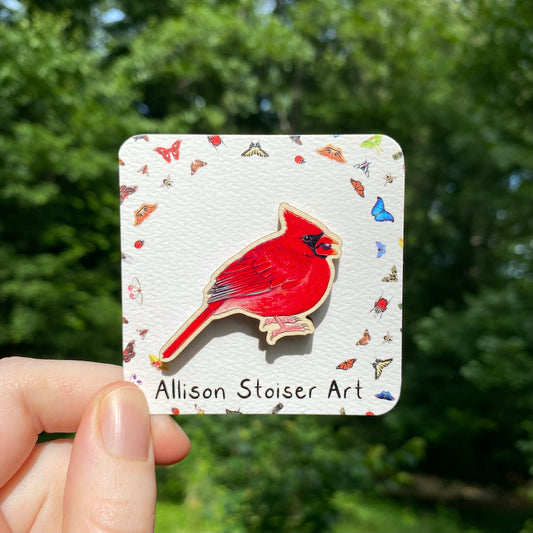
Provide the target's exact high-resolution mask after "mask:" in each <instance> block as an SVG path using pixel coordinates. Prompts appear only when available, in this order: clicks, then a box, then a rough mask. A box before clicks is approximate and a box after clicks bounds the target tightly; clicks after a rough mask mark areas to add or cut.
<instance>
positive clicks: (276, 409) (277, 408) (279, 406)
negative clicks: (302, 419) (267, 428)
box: [270, 402, 283, 415]
mask: <svg viewBox="0 0 533 533" xmlns="http://www.w3.org/2000/svg"><path fill="white" fill-rule="evenodd" d="M282 409H283V404H282V403H281V402H280V403H277V404H276V405H275V406H274V407H273V408H272V411H270V414H271V415H277V414H278V413H279V412H280V411H281V410H282Z"/></svg>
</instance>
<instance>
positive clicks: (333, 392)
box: [155, 378, 363, 400]
mask: <svg viewBox="0 0 533 533" xmlns="http://www.w3.org/2000/svg"><path fill="white" fill-rule="evenodd" d="M362 391H363V386H362V385H361V384H360V381H359V379H357V380H353V379H352V380H342V382H341V380H337V379H332V380H331V381H329V382H328V383H325V384H322V385H311V386H309V385H298V384H289V385H286V384H280V383H275V384H268V383H267V384H266V383H264V382H262V381H261V380H260V379H259V378H255V379H251V378H243V379H242V380H241V381H240V383H239V385H238V387H237V388H236V389H234V390H233V389H232V390H231V392H229V391H227V390H226V388H224V387H221V386H220V387H217V386H212V387H206V386H200V385H189V384H188V383H185V382H184V381H182V380H181V379H175V378H172V379H166V380H165V379H161V381H160V382H159V385H158V387H157V391H156V393H155V399H156V400H170V399H172V400H186V399H191V400H198V399H204V400H209V399H214V400H227V399H230V396H232V397H233V398H240V399H242V400H246V399H250V398H251V399H263V398H266V399H271V398H273V399H286V400H289V399H292V400H307V399H337V400H340V399H346V400H348V399H352V400H354V399H357V400H362V399H363V393H362Z"/></svg>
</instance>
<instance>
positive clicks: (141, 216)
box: [133, 202, 157, 226]
mask: <svg viewBox="0 0 533 533" xmlns="http://www.w3.org/2000/svg"><path fill="white" fill-rule="evenodd" d="M156 208H157V202H155V203H153V204H141V205H140V206H139V208H138V209H136V210H135V211H134V212H133V216H134V220H133V225H134V226H138V225H139V224H142V223H143V222H144V221H145V220H146V219H147V218H148V217H149V216H150V215H151V214H152V213H153V212H154V211H155V210H156Z"/></svg>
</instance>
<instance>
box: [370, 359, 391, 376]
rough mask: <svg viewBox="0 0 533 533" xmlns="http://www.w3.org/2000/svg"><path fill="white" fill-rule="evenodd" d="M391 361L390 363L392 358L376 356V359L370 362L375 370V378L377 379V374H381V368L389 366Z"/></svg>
mask: <svg viewBox="0 0 533 533" xmlns="http://www.w3.org/2000/svg"><path fill="white" fill-rule="evenodd" d="M391 363H392V359H378V358H376V360H375V361H374V362H373V363H371V364H372V367H373V368H374V371H375V377H376V379H378V378H379V376H381V373H382V372H383V369H384V368H386V367H387V366H389V365H390V364H391Z"/></svg>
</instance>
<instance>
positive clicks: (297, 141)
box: [290, 135, 302, 146]
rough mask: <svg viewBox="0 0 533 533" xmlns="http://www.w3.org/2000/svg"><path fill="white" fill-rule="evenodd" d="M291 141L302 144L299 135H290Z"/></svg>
mask: <svg viewBox="0 0 533 533" xmlns="http://www.w3.org/2000/svg"><path fill="white" fill-rule="evenodd" d="M290 137H291V141H292V142H293V143H295V144H297V145H299V146H302V140H301V139H300V135H291V136H290Z"/></svg>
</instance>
